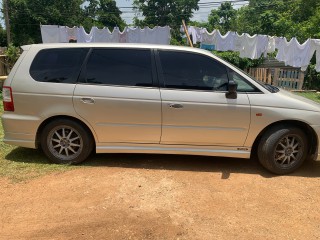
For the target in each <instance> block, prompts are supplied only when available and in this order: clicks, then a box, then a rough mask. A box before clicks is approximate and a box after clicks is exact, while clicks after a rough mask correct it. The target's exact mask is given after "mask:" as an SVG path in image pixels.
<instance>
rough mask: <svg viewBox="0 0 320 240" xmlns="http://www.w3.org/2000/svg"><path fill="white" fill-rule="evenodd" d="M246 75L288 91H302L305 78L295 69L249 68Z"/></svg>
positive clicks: (303, 74)
mask: <svg viewBox="0 0 320 240" xmlns="http://www.w3.org/2000/svg"><path fill="white" fill-rule="evenodd" d="M248 73H249V74H250V75H251V76H253V77H254V78H256V79H257V80H260V81H262V82H265V83H268V84H272V85H274V86H276V87H281V88H284V89H288V90H302V87H303V81H304V76H305V73H304V72H302V71H300V70H299V69H297V68H250V69H249V71H248Z"/></svg>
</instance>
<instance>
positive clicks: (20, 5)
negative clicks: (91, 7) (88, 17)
mask: <svg viewBox="0 0 320 240" xmlns="http://www.w3.org/2000/svg"><path fill="white" fill-rule="evenodd" d="M81 4H83V0H69V1H65V0H55V1H51V0H10V5H9V7H10V13H9V14H10V22H11V31H12V37H13V44H14V45H16V46H19V45H23V44H30V43H39V42H41V34H40V24H54V25H66V26H70V27H71V26H77V25H79V24H80V23H81V22H82V20H83V9H82V8H81Z"/></svg>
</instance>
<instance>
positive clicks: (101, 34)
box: [91, 27, 111, 43]
mask: <svg viewBox="0 0 320 240" xmlns="http://www.w3.org/2000/svg"><path fill="white" fill-rule="evenodd" d="M91 31H92V32H93V42H95V43H106V42H108V40H109V39H110V35H111V33H110V31H109V29H108V28H106V27H104V28H102V29H99V28H97V27H93V28H92V30H91Z"/></svg>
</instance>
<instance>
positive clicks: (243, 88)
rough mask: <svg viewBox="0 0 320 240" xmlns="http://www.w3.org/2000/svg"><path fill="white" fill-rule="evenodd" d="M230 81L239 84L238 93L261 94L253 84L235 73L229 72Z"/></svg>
mask: <svg viewBox="0 0 320 240" xmlns="http://www.w3.org/2000/svg"><path fill="white" fill-rule="evenodd" d="M229 77H230V80H233V81H235V82H236V83H237V84H238V88H237V91H238V92H260V91H259V90H258V89H257V88H256V87H254V86H253V85H252V84H251V83H249V82H248V81H247V80H246V79H245V78H243V77H242V76H240V75H239V74H238V73H236V72H235V71H233V70H231V69H230V71H229Z"/></svg>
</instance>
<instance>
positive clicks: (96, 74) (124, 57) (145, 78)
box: [86, 49, 152, 86]
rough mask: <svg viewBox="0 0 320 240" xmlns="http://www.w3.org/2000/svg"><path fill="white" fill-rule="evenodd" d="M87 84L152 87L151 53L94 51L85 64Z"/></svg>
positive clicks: (121, 50) (125, 50) (145, 51)
mask: <svg viewBox="0 0 320 240" xmlns="http://www.w3.org/2000/svg"><path fill="white" fill-rule="evenodd" d="M86 79H87V83H92V84H108V85H126V86H152V70H151V52H150V50H134V49H95V50H93V52H92V54H91V56H90V58H89V61H88V63H87V78H86Z"/></svg>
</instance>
